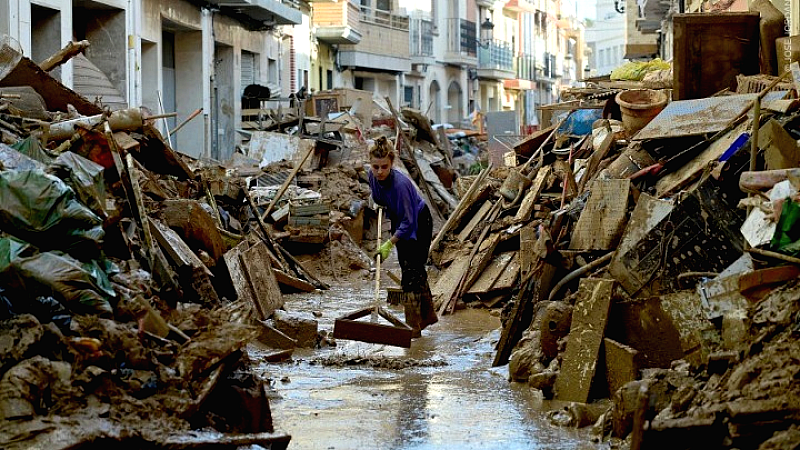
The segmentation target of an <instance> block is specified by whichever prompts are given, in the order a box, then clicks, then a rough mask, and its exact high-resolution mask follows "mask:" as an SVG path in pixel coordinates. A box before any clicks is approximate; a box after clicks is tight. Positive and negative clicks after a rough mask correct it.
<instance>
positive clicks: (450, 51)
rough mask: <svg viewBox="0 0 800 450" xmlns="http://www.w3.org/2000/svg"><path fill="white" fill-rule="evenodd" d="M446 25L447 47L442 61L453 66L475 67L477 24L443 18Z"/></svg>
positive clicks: (476, 60) (476, 61) (476, 59)
mask: <svg viewBox="0 0 800 450" xmlns="http://www.w3.org/2000/svg"><path fill="white" fill-rule="evenodd" d="M445 25H446V27H447V34H446V36H447V49H446V50H445V54H444V63H445V64H451V65H454V66H459V67H465V66H472V67H475V66H476V65H477V63H478V58H477V53H478V51H477V50H478V34H477V33H478V26H477V24H476V23H475V22H471V21H469V20H464V19H459V18H451V19H445Z"/></svg>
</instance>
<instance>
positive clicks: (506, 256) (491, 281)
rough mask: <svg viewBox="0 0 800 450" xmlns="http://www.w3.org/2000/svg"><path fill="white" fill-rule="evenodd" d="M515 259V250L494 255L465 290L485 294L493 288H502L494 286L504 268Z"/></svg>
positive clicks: (502, 273)
mask: <svg viewBox="0 0 800 450" xmlns="http://www.w3.org/2000/svg"><path fill="white" fill-rule="evenodd" d="M515 259H517V252H505V253H501V254H499V255H496V256H495V257H494V258H493V259H492V261H491V262H490V263H489V266H488V267H487V268H486V270H484V271H483V273H481V274H480V276H479V277H478V279H477V280H475V283H474V284H473V285H472V287H471V288H470V289H469V290H468V291H467V293H468V294H485V293H487V292H490V291H492V290H495V289H502V287H498V288H496V287H495V286H496V285H497V284H498V281H499V280H500V278H501V277H503V276H504V275H505V271H506V269H507V268H508V266H509V265H510V264H511V262H512V261H514V260H515ZM517 271H519V265H518V264H517Z"/></svg>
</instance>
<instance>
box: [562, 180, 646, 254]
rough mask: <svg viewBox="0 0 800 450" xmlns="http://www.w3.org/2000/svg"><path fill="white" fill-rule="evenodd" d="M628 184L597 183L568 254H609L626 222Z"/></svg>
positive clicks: (617, 241) (608, 181)
mask: <svg viewBox="0 0 800 450" xmlns="http://www.w3.org/2000/svg"><path fill="white" fill-rule="evenodd" d="M630 188H631V182H630V180H627V179H625V180H596V181H594V182H593V183H592V193H591V195H590V196H589V200H588V201H587V202H586V207H585V208H584V209H583V213H581V217H580V219H578V223H577V224H576V225H575V230H574V231H573V233H572V240H571V241H570V244H569V248H570V250H611V249H613V248H615V247H616V246H617V244H618V243H619V240H620V237H621V236H622V232H623V230H624V228H625V224H626V223H627V221H628V196H629V193H630Z"/></svg>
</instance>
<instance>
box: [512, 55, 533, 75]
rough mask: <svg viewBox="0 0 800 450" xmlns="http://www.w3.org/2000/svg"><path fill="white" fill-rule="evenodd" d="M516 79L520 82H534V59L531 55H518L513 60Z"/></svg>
mask: <svg viewBox="0 0 800 450" xmlns="http://www.w3.org/2000/svg"><path fill="white" fill-rule="evenodd" d="M514 60H515V63H516V66H517V67H516V73H517V78H519V79H520V80H531V81H535V80H536V58H534V57H533V55H525V54H520V55H518V56H517V57H516V58H515V59H514Z"/></svg>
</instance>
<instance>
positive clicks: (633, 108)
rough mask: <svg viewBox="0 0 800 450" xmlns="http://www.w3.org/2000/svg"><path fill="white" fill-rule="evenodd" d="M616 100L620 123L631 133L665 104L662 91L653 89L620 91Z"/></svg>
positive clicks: (645, 123)
mask: <svg viewBox="0 0 800 450" xmlns="http://www.w3.org/2000/svg"><path fill="white" fill-rule="evenodd" d="M616 100H617V104H618V105H619V109H620V111H621V112H622V124H623V125H625V129H627V130H628V132H629V133H631V134H633V133H636V132H637V131H639V130H641V129H642V128H644V127H645V125H647V124H648V123H650V121H651V120H653V118H654V117H655V116H657V115H658V113H660V112H661V111H662V110H663V109H664V107H665V106H666V105H667V95H666V94H665V93H664V91H655V90H653V89H632V90H629V91H622V92H620V93H619V94H617V96H616Z"/></svg>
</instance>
